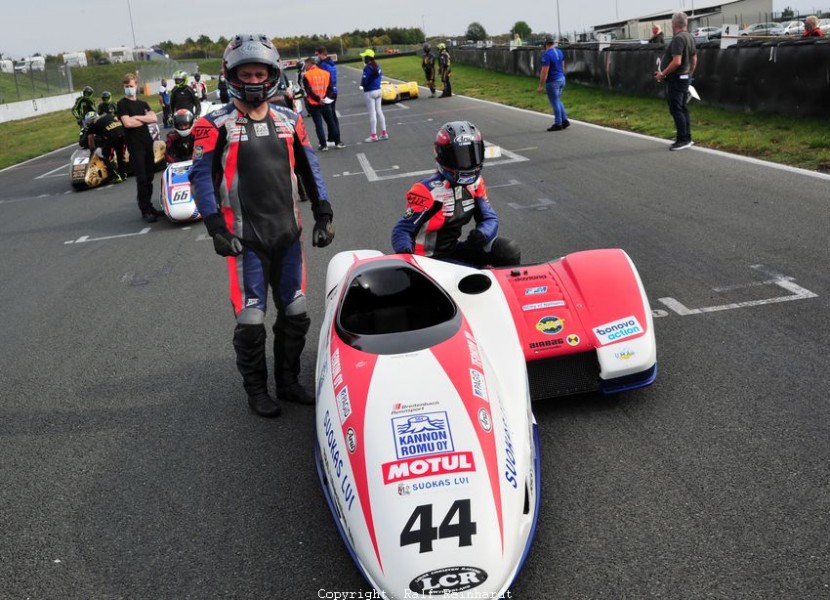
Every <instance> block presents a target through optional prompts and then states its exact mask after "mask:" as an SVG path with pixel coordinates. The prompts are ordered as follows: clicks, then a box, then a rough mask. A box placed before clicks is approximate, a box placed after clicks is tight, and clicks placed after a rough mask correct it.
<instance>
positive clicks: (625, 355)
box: [614, 348, 637, 360]
mask: <svg viewBox="0 0 830 600" xmlns="http://www.w3.org/2000/svg"><path fill="white" fill-rule="evenodd" d="M635 354H637V353H636V352H634V350H632V349H631V348H625V349H623V350H620V351H619V352H614V357H615V358H618V359H620V360H629V359H631V358H633V357H634V355H635Z"/></svg>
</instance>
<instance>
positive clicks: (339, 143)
mask: <svg viewBox="0 0 830 600" xmlns="http://www.w3.org/2000/svg"><path fill="white" fill-rule="evenodd" d="M334 147H335V148H345V147H346V144H344V143H343V142H337V143H336V144H335V145H334Z"/></svg>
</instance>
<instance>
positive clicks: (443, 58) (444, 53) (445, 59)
mask: <svg viewBox="0 0 830 600" xmlns="http://www.w3.org/2000/svg"><path fill="white" fill-rule="evenodd" d="M438 51H439V52H440V54H438V75H439V76H440V77H441V85H442V86H443V88H444V89H443V90H442V91H441V95H440V96H439V98H449V97H450V96H452V85H451V84H450V73H451V72H452V64H451V61H450V53H449V51H448V50H447V45H446V44H444V43H441V44H438Z"/></svg>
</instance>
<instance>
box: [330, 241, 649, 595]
mask: <svg viewBox="0 0 830 600" xmlns="http://www.w3.org/2000/svg"><path fill="white" fill-rule="evenodd" d="M326 293H327V295H326V311H325V317H324V320H323V324H322V329H321V332H320V341H319V347H318V357H317V370H316V376H317V380H316V394H317V407H316V437H315V456H316V462H317V469H318V474H319V476H320V480H321V485H322V487H323V491H324V494H325V496H326V499H327V501H328V504H329V507H330V509H331V511H332V513H333V515H334V517H335V521H336V523H337V526H338V529H339V530H340V534H341V536H342V537H343V540H344V541H345V543H346V546H347V548H348V550H349V552H350V554H351V555H352V558H353V559H354V561H355V563H356V564H357V566H358V568H359V569H360V571H361V573H362V574H363V576H364V577H365V578H366V580H367V581H368V582H369V584H370V585H372V586H373V587H374V588H375V589H376V590H378V592H380V593H383V594H386V595H385V596H384V597H387V598H417V597H431V596H436V595H442V594H452V595H453V597H458V598H496V597H499V596H500V595H501V594H504V593H505V591H506V590H507V589H508V588H509V587H510V586H511V585H512V583H513V581H514V579H515V578H516V576H517V575H518V573H519V571H520V569H521V567H522V565H523V564H524V561H525V558H526V557H527V554H528V551H529V549H530V546H531V543H532V540H533V535H534V532H535V527H536V521H537V516H538V511H539V485H540V465H539V435H538V430H537V425H536V421H535V418H534V416H533V413H532V411H531V400H533V399H539V400H541V399H543V398H548V397H552V396H556V395H561V394H570V393H575V392H578V391H584V390H587V389H601V390H603V391H606V392H617V391H622V390H624V389H631V388H636V387H641V386H644V385H648V384H649V383H651V382H652V381H653V380H654V375H655V372H656V350H655V342H654V333H653V328H652V320H651V311H650V308H649V305H648V300H647V299H646V296H645V292H644V290H643V287H642V284H641V282H640V278H639V275H638V274H637V271H636V269H635V267H634V265H633V263H632V262H631V260H630V259H629V258H628V256H627V255H626V254H625V252H623V251H622V250H592V251H587V252H579V253H575V254H571V255H568V256H565V257H564V258H562V259H559V260H557V261H552V262H549V263H543V264H539V265H533V266H521V267H515V268H503V269H481V270H480V269H473V268H469V267H465V266H460V265H455V264H451V263H447V262H442V261H437V260H433V259H430V258H425V257H418V256H413V255H390V256H384V255H382V254H381V253H379V252H376V251H372V250H359V251H352V252H341V253H339V254H337V255H336V256H335V257H334V258H333V259H332V260H331V262H330V263H329V267H328V273H327V278H326ZM537 364H540V365H542V367H541V368H539V369H535V370H533V369H531V365H537Z"/></svg>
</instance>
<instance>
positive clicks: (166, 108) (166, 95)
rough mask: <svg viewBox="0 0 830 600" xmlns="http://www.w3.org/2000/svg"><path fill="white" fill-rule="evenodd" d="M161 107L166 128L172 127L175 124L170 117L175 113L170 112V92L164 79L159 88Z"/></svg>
mask: <svg viewBox="0 0 830 600" xmlns="http://www.w3.org/2000/svg"><path fill="white" fill-rule="evenodd" d="M159 105H160V106H161V115H162V123H164V126H165V127H171V126H172V125H173V123H172V121H171V120H170V117H171V115H172V114H173V113H172V112H171V110H170V92H169V91H167V80H166V79H162V80H161V85H160V86H159Z"/></svg>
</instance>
